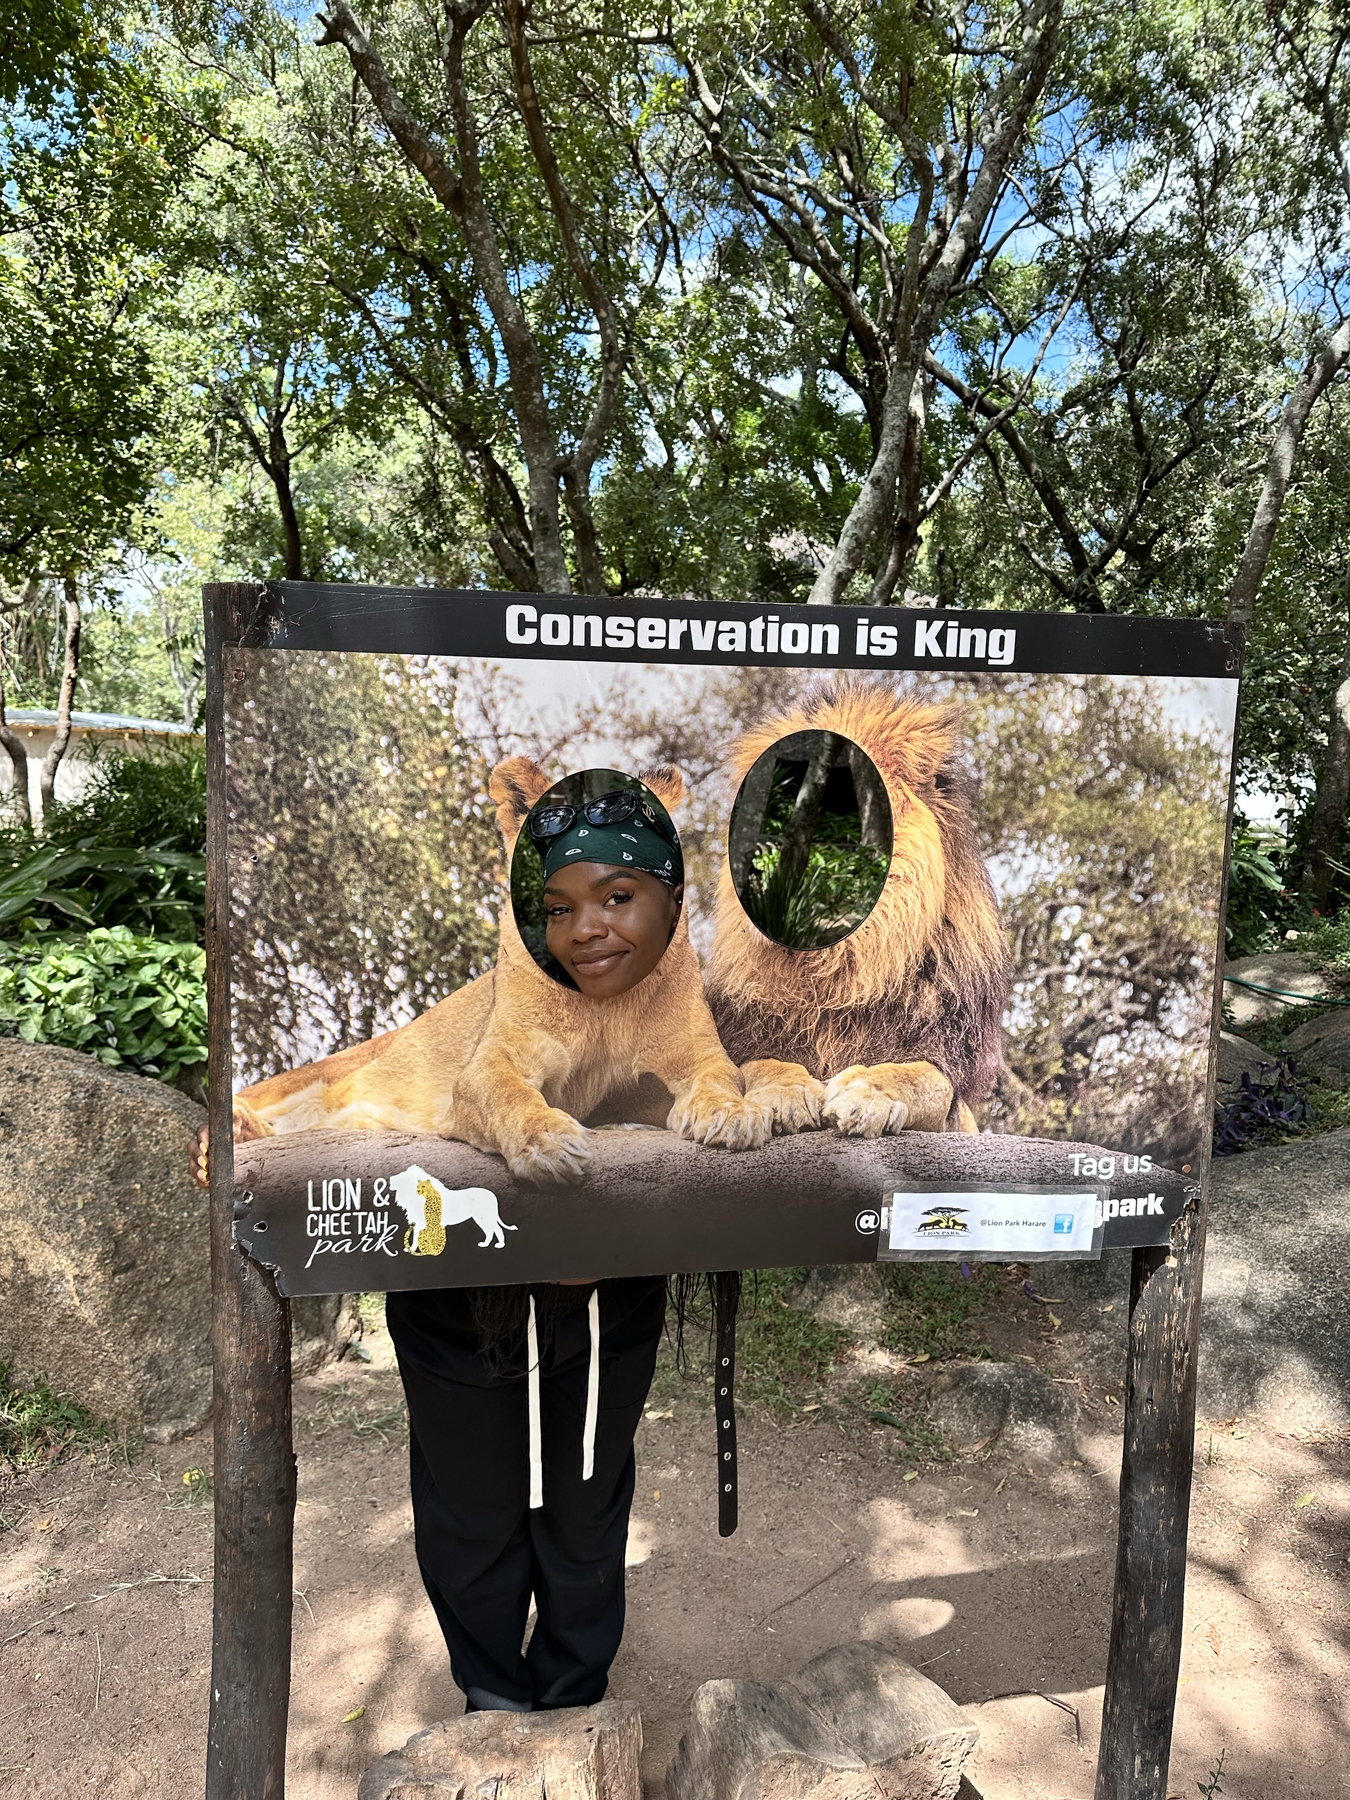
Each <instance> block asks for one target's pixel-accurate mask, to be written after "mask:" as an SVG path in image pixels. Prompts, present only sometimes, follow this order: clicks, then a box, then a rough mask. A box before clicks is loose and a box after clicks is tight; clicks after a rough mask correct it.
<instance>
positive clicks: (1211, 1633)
mask: <svg viewBox="0 0 1350 1800" xmlns="http://www.w3.org/2000/svg"><path fill="white" fill-rule="evenodd" d="M1205 1640H1206V1642H1207V1643H1208V1645H1209V1647H1210V1649H1211V1650H1212V1651H1213V1652H1214V1654H1215V1656H1218V1655H1220V1653H1221V1652H1222V1650H1223V1633H1222V1632H1221V1631H1220V1630H1219V1628H1218V1626H1217V1625H1211V1626H1210V1628H1209V1630H1208V1631H1207V1632H1206V1633H1205Z"/></svg>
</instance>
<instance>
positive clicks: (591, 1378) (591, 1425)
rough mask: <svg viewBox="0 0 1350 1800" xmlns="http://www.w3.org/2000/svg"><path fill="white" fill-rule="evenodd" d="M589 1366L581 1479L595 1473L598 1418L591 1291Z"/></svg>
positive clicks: (596, 1327)
mask: <svg viewBox="0 0 1350 1800" xmlns="http://www.w3.org/2000/svg"><path fill="white" fill-rule="evenodd" d="M590 1313H591V1366H590V1368H589V1369H588V1370H587V1372H586V1425H585V1429H584V1430H583V1432H582V1436H581V1479H582V1480H583V1481H589V1480H590V1478H591V1476H592V1475H594V1473H595V1427H596V1422H597V1420H598V1419H599V1416H600V1290H599V1288H592V1289H591V1306H590Z"/></svg>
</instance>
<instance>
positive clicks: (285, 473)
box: [267, 426, 305, 581]
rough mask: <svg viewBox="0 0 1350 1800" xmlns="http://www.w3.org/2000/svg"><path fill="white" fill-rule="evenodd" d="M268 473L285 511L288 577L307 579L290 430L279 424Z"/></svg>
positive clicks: (283, 528) (284, 551) (284, 556)
mask: <svg viewBox="0 0 1350 1800" xmlns="http://www.w3.org/2000/svg"><path fill="white" fill-rule="evenodd" d="M267 473H268V474H269V475H270V476H271V477H272V486H273V487H274V488H275V489H276V494H277V511H278V512H279V513H280V514H281V556H282V566H283V568H284V570H285V577H286V580H287V581H303V580H304V579H305V553H304V546H303V544H302V543H301V540H300V516H299V514H298V513H297V512H296V510H295V493H294V490H293V489H292V487H291V457H290V449H289V446H288V445H287V443H286V434H285V432H284V431H283V430H282V429H281V427H280V426H277V427H276V428H275V429H274V430H273V432H272V457H271V465H270V467H269V468H268V471H267Z"/></svg>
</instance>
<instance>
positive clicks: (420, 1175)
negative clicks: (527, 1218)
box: [389, 1163, 516, 1256]
mask: <svg viewBox="0 0 1350 1800" xmlns="http://www.w3.org/2000/svg"><path fill="white" fill-rule="evenodd" d="M389 1192H390V1193H391V1194H392V1195H393V1197H394V1199H395V1200H397V1202H398V1204H399V1205H400V1206H401V1207H402V1208H403V1212H404V1216H405V1217H406V1219H407V1221H408V1231H407V1234H406V1235H405V1237H404V1239H403V1248H404V1249H405V1250H410V1251H411V1252H412V1254H413V1255H414V1256H439V1255H440V1253H441V1251H442V1250H444V1248H445V1228H446V1226H447V1225H463V1224H464V1223H465V1222H466V1221H467V1220H469V1219H472V1220H473V1222H474V1224H475V1225H476V1226H477V1227H478V1229H479V1230H480V1231H481V1232H482V1234H483V1241H482V1242H481V1243H480V1244H479V1246H478V1248H479V1249H480V1250H486V1249H487V1248H488V1247H489V1246H491V1247H492V1248H493V1249H496V1250H504V1249H505V1248H506V1239H505V1238H504V1237H503V1236H502V1233H503V1232H504V1231H514V1230H515V1229H516V1227H515V1226H514V1225H503V1223H502V1216H501V1214H500V1213H499V1212H498V1210H497V1196H496V1195H495V1194H494V1193H493V1192H492V1190H491V1189H490V1188H481V1187H471V1188H448V1187H445V1186H443V1185H442V1184H441V1183H440V1182H439V1181H437V1179H436V1177H435V1176H434V1175H428V1174H427V1172H426V1170H425V1169H419V1168H418V1166H417V1164H416V1163H413V1164H412V1166H411V1167H410V1168H407V1169H404V1170H403V1171H402V1173H401V1174H398V1175H394V1176H392V1177H391V1178H390V1182H389Z"/></svg>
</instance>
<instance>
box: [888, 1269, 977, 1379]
mask: <svg viewBox="0 0 1350 1800" xmlns="http://www.w3.org/2000/svg"><path fill="white" fill-rule="evenodd" d="M969 1266H970V1279H969V1280H968V1281H967V1280H966V1278H965V1276H964V1275H962V1273H961V1270H960V1268H959V1267H958V1266H957V1265H956V1264H954V1263H882V1264H881V1265H880V1267H881V1271H882V1279H883V1280H884V1281H885V1283H886V1285H887V1288H888V1289H889V1296H888V1300H887V1307H886V1314H887V1317H886V1347H887V1349H888V1350H895V1351H897V1352H898V1353H899V1354H900V1355H901V1356H908V1357H915V1356H928V1357H931V1358H932V1360H933V1361H934V1362H943V1361H945V1360H946V1359H947V1358H948V1357H953V1356H973V1357H978V1358H982V1359H985V1360H989V1359H992V1357H993V1351H992V1350H991V1349H990V1348H989V1346H988V1344H986V1343H985V1342H984V1337H983V1331H982V1320H983V1315H984V1314H985V1313H986V1312H987V1311H988V1309H989V1306H990V1304H991V1302H992V1301H993V1300H994V1298H995V1296H996V1294H997V1291H998V1281H999V1276H998V1270H997V1269H996V1268H995V1267H994V1266H993V1265H992V1264H990V1263H973V1264H971V1265H969Z"/></svg>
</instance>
